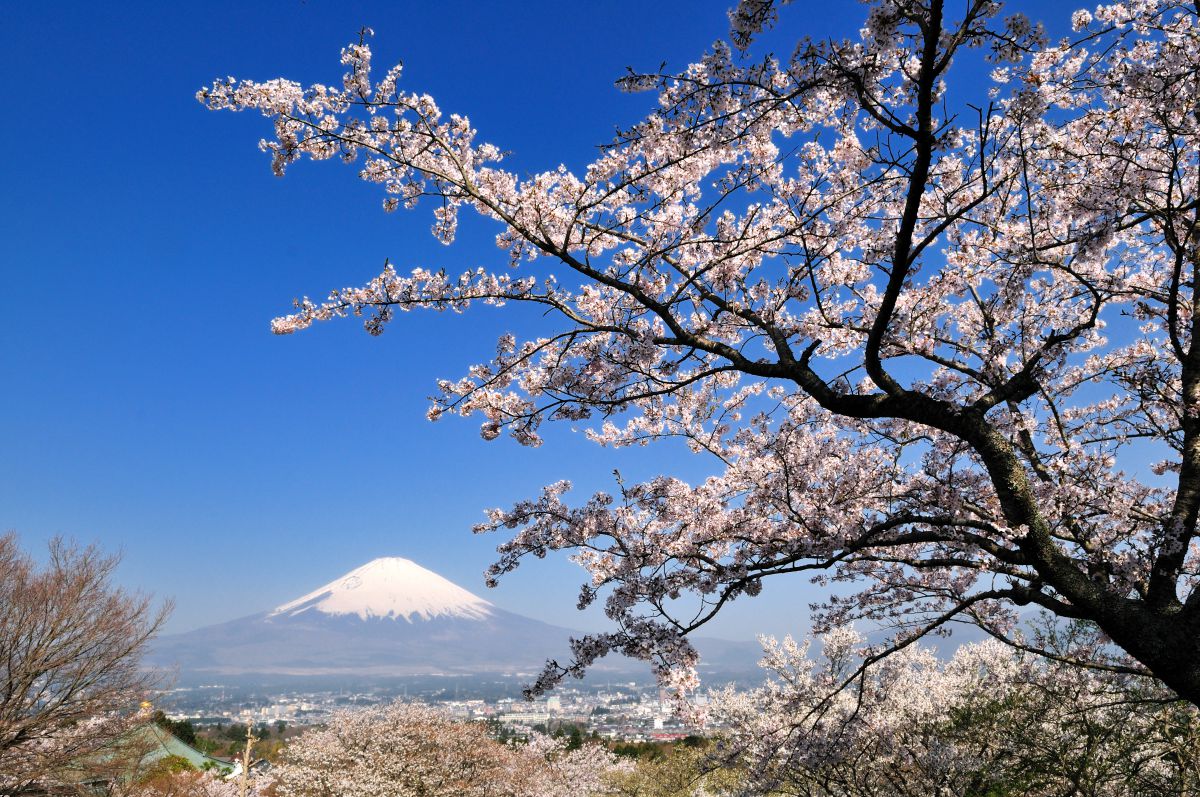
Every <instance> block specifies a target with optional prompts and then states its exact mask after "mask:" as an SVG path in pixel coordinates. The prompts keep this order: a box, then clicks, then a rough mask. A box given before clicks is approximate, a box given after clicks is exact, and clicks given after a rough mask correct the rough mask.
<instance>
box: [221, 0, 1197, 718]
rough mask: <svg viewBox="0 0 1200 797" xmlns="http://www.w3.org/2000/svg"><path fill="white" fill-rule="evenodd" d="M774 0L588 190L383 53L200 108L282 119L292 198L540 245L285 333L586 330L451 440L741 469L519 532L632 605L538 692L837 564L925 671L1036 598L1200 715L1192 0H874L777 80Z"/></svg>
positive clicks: (594, 502)
mask: <svg viewBox="0 0 1200 797" xmlns="http://www.w3.org/2000/svg"><path fill="white" fill-rule="evenodd" d="M775 5H776V4H775V3H773V2H772V0H743V2H742V3H741V4H740V5H739V6H738V7H737V8H736V9H734V11H733V12H731V15H730V16H731V20H732V23H733V30H732V36H731V42H732V45H727V44H724V43H717V44H716V45H714V47H713V49H712V50H711V51H710V52H709V53H708V54H707V55H705V56H704V58H703V59H702V60H700V61H699V62H698V63H696V64H693V65H692V66H690V67H688V68H687V69H686V70H685V71H683V72H682V73H680V74H650V75H642V74H633V73H631V74H630V75H629V76H627V77H626V78H624V79H623V80H622V81H620V84H621V85H622V87H623V88H625V89H628V90H647V91H656V92H657V93H658V107H657V110H655V111H654V112H653V113H651V114H650V115H649V116H648V117H646V119H645V120H644V121H642V122H641V123H639V124H637V125H635V126H633V127H632V128H630V129H628V130H626V131H624V132H623V133H622V134H620V135H619V136H618V137H617V139H616V140H614V141H613V142H612V143H611V144H610V145H608V146H607V147H605V148H604V149H603V150H602V152H601V154H600V156H599V157H598V158H597V159H596V160H595V161H594V162H593V163H591V165H589V166H588V167H587V169H586V171H584V172H583V173H582V174H576V173H574V172H572V171H570V170H568V169H566V168H564V167H559V168H558V169H555V170H552V171H547V172H544V173H541V174H535V175H529V176H524V177H522V176H520V175H517V174H514V173H512V172H510V171H506V170H505V169H504V167H503V166H502V154H501V152H500V151H499V150H498V149H497V148H496V147H494V146H491V145H489V144H483V143H479V142H478V141H476V132H475V130H474V129H473V128H472V127H471V125H470V123H469V121H468V120H467V119H466V118H465V117H462V116H458V115H449V116H447V115H445V114H443V113H442V111H441V110H440V109H439V108H438V106H437V105H436V104H435V102H434V100H433V99H432V98H430V97H429V96H426V95H421V94H416V93H407V92H404V91H402V90H401V89H400V88H399V87H398V81H399V78H400V70H399V68H398V67H397V68H395V69H392V70H391V71H389V72H388V73H387V74H386V75H384V76H383V78H382V79H380V80H378V81H377V82H372V78H371V76H370V65H371V64H370V50H369V49H368V47H367V45H366V44H365V43H363V42H361V41H360V42H359V43H356V44H352V45H350V46H349V47H347V48H346V49H345V50H344V51H343V54H342V61H343V63H344V64H345V65H346V67H347V69H348V71H347V73H346V75H345V77H344V80H343V83H342V85H341V86H340V87H330V86H321V85H316V86H311V87H309V88H302V87H301V86H300V85H298V84H296V83H293V82H290V81H286V80H273V81H268V82H265V83H257V82H252V81H236V80H234V79H232V78H230V79H227V80H220V81H217V82H216V83H214V84H213V85H212V87H211V88H207V89H204V90H203V91H201V92H200V94H199V98H200V99H201V101H202V102H204V103H205V104H206V105H207V106H208V107H210V108H213V109H232V110H241V109H258V110H260V111H262V112H263V113H264V114H266V115H267V116H269V117H271V118H273V119H274V124H275V138H274V139H273V140H271V141H266V142H264V143H263V146H264V147H265V148H266V149H268V150H269V151H270V152H271V153H272V156H273V163H274V168H275V170H276V172H277V173H282V172H283V171H284V170H285V169H286V167H287V166H288V165H290V164H291V163H293V162H295V161H296V160H298V159H299V158H301V157H302V156H305V155H307V156H309V157H311V158H314V159H326V158H333V157H338V158H341V159H343V160H345V161H348V162H356V163H358V164H360V166H361V172H360V174H361V176H362V177H363V178H364V179H366V180H368V181H372V182H376V183H379V184H380V185H381V186H382V187H383V189H384V191H385V192H386V194H387V197H386V199H385V203H384V204H385V207H386V208H387V209H389V210H390V209H394V208H396V207H398V206H399V205H404V206H405V207H411V206H413V205H414V204H416V203H417V202H418V200H421V199H425V198H428V199H432V200H433V202H434V204H435V209H434V215H435V224H434V233H435V234H436V235H437V236H438V238H439V239H441V240H442V241H445V242H447V243H449V242H450V241H451V240H452V239H453V237H454V232H455V226H456V219H457V217H458V214H459V212H460V211H461V210H462V209H463V208H464V207H466V208H469V209H471V210H473V211H475V212H476V213H479V214H482V215H483V216H485V217H487V218H489V219H493V220H495V222H497V224H498V227H499V230H500V231H499V233H498V235H497V239H496V240H497V243H498V245H499V247H500V248H501V249H503V250H504V251H505V252H507V254H508V258H507V261H508V262H507V263H506V264H504V265H502V266H501V267H499V268H497V269H495V270H487V269H480V270H477V271H471V272H467V273H464V274H461V275H458V276H453V275H448V274H445V273H443V272H440V271H429V270H425V269H417V270H415V271H412V272H411V274H409V275H408V276H404V275H402V274H401V273H399V272H397V271H396V270H394V269H393V268H392V267H390V266H389V267H388V268H386V269H385V271H384V272H383V273H382V274H381V275H380V276H379V277H377V278H375V279H374V280H372V281H371V282H370V283H368V284H367V285H365V286H363V287H360V288H347V289H344V290H338V291H335V292H333V293H332V294H331V295H330V297H329V299H328V300H326V301H324V302H313V301H310V300H308V299H304V300H302V301H300V302H298V303H297V308H296V311H295V312H294V313H293V314H291V315H288V316H286V317H283V318H280V319H277V320H276V321H275V322H274V330H275V331H276V332H278V333H284V334H286V333H290V332H295V331H298V330H301V329H305V328H307V327H308V326H310V325H311V324H312V323H314V322H316V321H322V320H326V319H332V318H336V317H341V316H346V315H358V316H362V317H364V318H365V324H366V327H367V330H368V331H369V332H371V333H373V334H379V333H380V332H382V331H383V329H384V327H385V325H386V324H387V323H388V322H389V321H391V320H392V318H393V315H394V313H395V311H396V310H397V309H399V310H409V309H412V308H417V307H432V308H435V309H453V310H456V311H457V310H461V309H463V308H465V307H467V306H468V305H469V304H471V303H473V302H483V303H485V304H493V305H501V304H505V303H510V302H523V303H531V304H535V305H541V306H543V307H545V308H549V309H550V310H551V311H553V314H554V315H555V317H557V318H558V319H559V322H560V324H559V327H558V330H557V333H556V334H552V335H548V336H546V337H541V338H537V339H533V340H517V339H516V338H514V337H511V336H508V337H505V338H502V339H501V340H500V342H499V345H498V346H497V350H496V354H495V356H494V358H492V359H491V361H490V362H488V363H485V364H482V365H477V366H474V367H473V368H471V369H470V371H469V373H468V375H467V376H466V377H465V378H463V379H461V380H459V381H446V382H443V383H441V384H440V396H439V397H438V398H437V399H436V400H435V404H434V406H433V408H432V410H431V413H430V414H431V417H435V418H436V417H438V416H439V415H442V414H444V413H447V412H453V413H459V414H463V415H468V414H478V415H480V416H482V417H483V419H484V423H483V435H484V437H486V438H489V439H490V438H494V437H496V436H498V435H499V434H500V433H501V432H508V433H510V434H511V435H512V436H514V437H515V438H516V439H517V440H519V441H520V442H522V443H524V444H528V445H537V444H538V443H539V442H540V438H539V436H538V430H539V427H540V425H541V423H543V422H544V421H547V420H551V421H553V420H560V419H566V420H569V421H572V422H578V421H580V420H582V419H591V420H592V428H591V431H590V432H589V434H590V435H591V437H592V438H594V439H595V440H596V441H597V442H598V443H600V444H603V445H611V446H626V445H635V444H646V443H650V442H653V441H656V440H660V439H663V438H682V439H684V440H686V441H687V442H688V443H689V445H690V446H691V447H692V448H693V449H694V450H695V451H697V452H703V453H705V454H707V455H711V456H712V457H714V458H715V462H716V463H717V464H718V468H717V470H718V471H719V472H718V473H717V474H716V475H714V476H712V477H711V478H709V479H706V480H705V481H703V482H702V483H699V484H687V483H685V482H683V481H681V480H679V479H676V478H672V477H671V476H670V475H663V476H661V477H659V478H656V479H653V480H651V481H648V482H646V483H641V484H625V483H621V484H619V489H618V490H616V491H614V493H613V494H606V493H601V494H596V495H594V496H592V497H591V498H589V499H586V500H583V501H581V502H569V501H568V500H567V498H566V497H565V494H566V492H567V491H568V489H569V485H568V484H567V483H565V482H563V483H559V484H556V485H552V486H550V487H548V488H546V490H545V491H544V493H543V494H542V495H541V496H540V497H537V498H534V499H532V500H528V501H523V502H521V503H518V504H516V505H515V506H514V507H512V508H511V509H509V510H505V511H495V512H493V513H492V514H491V515H490V519H489V522H488V523H486V524H484V525H483V526H482V527H481V528H482V529H485V530H486V529H497V528H508V529H513V530H515V532H514V536H513V537H512V538H511V539H510V540H509V541H508V542H506V543H504V544H503V545H502V546H501V547H500V559H499V561H498V562H497V563H496V564H495V565H494V566H493V568H492V569H491V571H490V573H489V578H490V579H492V580H494V579H496V578H497V577H499V576H501V575H502V574H504V573H507V572H509V571H511V570H513V569H514V568H516V567H517V565H518V563H519V562H520V561H521V560H522V558H524V557H526V556H530V555H533V556H543V555H545V554H546V553H547V552H549V551H554V550H570V551H573V552H574V555H575V557H576V559H577V560H578V561H579V562H580V563H581V564H582V565H583V566H584V567H586V568H587V570H588V571H589V572H590V575H591V579H590V581H589V583H587V584H586V585H585V586H584V588H583V591H582V594H581V598H580V603H581V605H582V604H587V603H589V602H591V601H593V600H594V599H596V598H597V596H598V595H603V596H604V600H605V601H606V607H607V612H608V614H609V616H610V617H611V618H612V619H613V620H614V621H615V623H616V629H617V630H615V631H614V632H612V633H608V634H600V635H594V636H589V637H587V638H585V639H582V640H578V641H577V642H576V643H575V655H576V660H575V661H573V662H570V663H568V664H566V665H562V666H560V665H559V664H557V663H551V665H550V666H549V667H548V668H547V671H546V673H545V675H544V677H543V678H542V679H541V680H540V681H539V683H538V687H546V686H549V685H551V684H552V683H554V682H555V680H556V679H558V678H560V677H562V676H563V675H565V674H578V673H580V672H581V671H582V669H583V668H584V667H586V666H587V665H588V664H589V663H590V662H592V661H593V660H594V659H595V658H596V657H597V656H601V655H604V654H605V653H606V652H608V651H611V650H619V651H621V652H624V653H627V654H631V655H634V656H640V657H642V658H647V659H651V660H653V661H655V662H657V667H658V671H659V674H660V676H661V677H662V678H663V679H664V680H665V681H668V682H673V683H676V684H681V685H687V684H688V683H690V682H691V680H692V678H693V675H692V665H693V664H694V661H695V654H694V651H693V650H692V648H691V647H690V646H689V645H688V643H687V641H686V638H685V634H686V633H687V632H690V631H692V630H693V629H695V628H697V627H698V626H700V625H702V624H703V623H705V622H706V621H707V620H708V619H710V618H711V617H712V616H713V615H715V614H716V613H717V612H718V611H720V609H721V608H722V607H723V606H724V605H725V604H726V603H727V602H728V601H730V600H733V599H735V598H737V597H739V596H742V595H753V594H756V593H757V592H758V591H759V590H760V589H761V585H762V583H763V581H764V580H765V579H767V578H768V577H771V576H776V575H783V574H792V573H801V572H808V573H811V574H814V575H816V576H817V577H818V578H819V579H825V580H830V579H836V580H847V581H854V582H856V583H857V584H859V585H860V586H861V591H860V592H859V593H858V594H857V595H856V596H855V597H854V598H852V599H846V598H835V597H831V598H830V599H829V600H828V601H827V602H826V603H825V604H824V605H823V606H822V607H820V609H821V620H822V623H823V624H824V626H831V625H835V624H841V623H844V622H847V621H851V620H854V619H858V618H869V619H873V620H883V621H886V622H890V623H892V624H894V625H895V627H896V636H895V637H894V639H893V644H894V645H899V646H902V645H904V644H906V643H907V642H909V641H911V640H912V639H915V638H916V637H918V636H919V635H920V634H922V633H927V632H931V631H940V630H945V629H946V628H947V627H949V624H951V623H955V622H960V621H970V622H974V623H977V624H979V625H981V626H982V627H984V628H985V629H987V630H988V631H989V632H991V633H993V634H994V635H996V636H998V637H1003V638H1009V639H1011V640H1012V641H1016V642H1018V643H1020V644H1027V645H1028V644H1030V643H1028V642H1021V640H1020V639H1018V638H1016V634H1015V632H1014V628H1015V625H1016V619H1017V612H1018V611H1019V609H1018V607H1022V606H1033V607H1040V608H1041V609H1042V610H1045V611H1048V612H1050V613H1053V614H1055V615H1058V616H1060V617H1064V618H1072V619H1084V620H1088V621H1092V622H1094V623H1096V624H1097V625H1098V626H1099V627H1100V628H1101V629H1103V631H1104V632H1105V634H1107V635H1108V637H1109V638H1110V639H1111V640H1112V641H1113V642H1115V643H1116V645H1117V646H1119V648H1121V649H1123V650H1124V651H1125V652H1126V653H1127V654H1128V656H1129V657H1130V658H1129V659H1128V660H1127V661H1124V662H1110V663H1109V665H1108V666H1114V667H1118V668H1122V667H1123V668H1129V669H1134V670H1144V671H1147V672H1150V673H1153V674H1154V675H1155V676H1156V677H1158V678H1160V679H1162V681H1163V682H1165V683H1166V684H1168V685H1169V686H1170V687H1171V688H1172V689H1174V690H1175V691H1176V692H1177V693H1178V694H1180V695H1181V696H1183V697H1185V698H1187V699H1189V700H1191V701H1193V702H1197V701H1200V590H1197V589H1196V586H1197V584H1196V579H1195V577H1196V567H1197V561H1196V558H1195V549H1194V545H1193V542H1194V536H1195V532H1196V519H1197V508H1198V507H1200V350H1198V349H1197V346H1196V343H1195V342H1194V341H1196V335H1195V334H1194V325H1195V324H1197V323H1200V316H1198V315H1197V313H1196V309H1197V308H1196V303H1197V302H1198V301H1200V294H1198V293H1197V291H1196V285H1197V278H1198V277H1200V205H1198V202H1197V198H1198V197H1200V193H1198V191H1197V186H1198V181H1200V157H1198V148H1200V135H1198V129H1197V128H1198V127H1200V104H1198V103H1200V92H1198V84H1200V77H1198V75H1200V12H1198V9H1197V7H1196V6H1195V5H1193V4H1191V3H1184V2H1176V1H1174V0H1127V1H1126V2H1119V3H1113V4H1109V5H1102V6H1099V7H1097V8H1096V9H1094V10H1093V11H1091V12H1088V11H1079V12H1077V13H1076V14H1075V15H1074V17H1073V19H1072V22H1073V29H1074V31H1075V33H1074V34H1073V38H1072V39H1069V40H1068V39H1064V40H1061V41H1048V40H1047V37H1046V36H1045V35H1044V34H1043V32H1042V30H1041V29H1040V27H1039V26H1036V25H1032V24H1031V23H1030V22H1029V21H1027V20H1026V19H1025V18H1024V17H1021V16H1013V17H1007V18H1005V17H1003V15H1002V9H1001V8H1000V4H999V3H996V2H987V1H985V0H969V1H968V2H966V3H964V4H954V5H953V6H951V7H946V5H945V4H944V2H943V0H876V2H874V3H873V4H872V5H870V6H869V11H868V13H867V18H866V22H865V24H864V27H863V28H862V30H861V32H860V35H859V37H858V38H855V39H849V40H845V41H828V42H814V41H810V40H807V39H803V40H801V41H800V42H799V44H798V45H797V46H796V48H795V50H794V51H793V52H792V53H791V55H790V56H789V57H788V58H785V59H780V58H775V57H771V56H768V57H765V58H761V59H753V58H751V57H750V56H749V55H748V51H749V49H750V48H751V47H752V46H753V44H754V39H755V37H756V35H757V34H758V33H759V32H760V31H761V29H762V28H763V26H766V25H774V24H776V23H777V22H778V19H777V17H778V16H779V14H778V9H777V8H776V7H775ZM784 18H785V19H786V13H785V14H784ZM985 59H987V60H988V61H989V62H990V65H989V66H988V67H986V68H987V69H990V70H991V77H990V80H987V81H982V82H983V83H984V84H985V85H970V84H967V85H964V83H965V82H966V80H965V79H964V78H963V77H962V76H961V75H960V74H959V72H958V71H956V67H958V69H959V70H962V69H963V67H964V66H965V68H966V69H967V70H970V69H976V70H978V69H979V66H980V64H981V63H982V62H983V61H984V60H985ZM968 74H973V73H970V72H969V71H968ZM978 82H979V81H976V83H978ZM1151 461H1153V462H1156V463H1157V464H1153V465H1151V464H1150V462H1151ZM1152 470H1153V473H1152V472H1151V471H1152ZM681 596H683V597H691V598H692V599H694V600H698V601H699V604H700V605H699V610H698V611H696V612H695V613H694V614H693V613H692V611H691V610H692V609H694V608H695V604H686V602H680V601H677V600H676V599H677V598H679V597H681ZM685 604H686V605H688V606H689V609H688V611H686V612H682V613H681V612H680V611H679V607H680V606H681V605H685ZM1069 657H1070V654H1068V658H1069ZM871 660H873V658H872V657H870V656H869V657H868V659H867V661H868V662H869V661H871Z"/></svg>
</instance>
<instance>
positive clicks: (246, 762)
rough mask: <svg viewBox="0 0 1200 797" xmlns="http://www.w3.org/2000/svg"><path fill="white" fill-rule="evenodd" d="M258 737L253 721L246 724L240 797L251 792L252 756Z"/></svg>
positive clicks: (239, 785)
mask: <svg viewBox="0 0 1200 797" xmlns="http://www.w3.org/2000/svg"><path fill="white" fill-rule="evenodd" d="M257 741H258V737H257V736H255V735H254V723H253V721H251V722H247V723H246V747H245V748H244V749H243V750H242V778H241V782H240V783H239V784H238V797H246V793H247V792H248V791H249V790H250V754H251V752H252V751H253V750H254V743H255V742H257Z"/></svg>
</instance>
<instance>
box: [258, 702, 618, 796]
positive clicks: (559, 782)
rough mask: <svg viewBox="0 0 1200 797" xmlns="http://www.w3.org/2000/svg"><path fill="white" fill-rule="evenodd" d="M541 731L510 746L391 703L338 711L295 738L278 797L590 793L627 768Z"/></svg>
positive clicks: (480, 729)
mask: <svg viewBox="0 0 1200 797" xmlns="http://www.w3.org/2000/svg"><path fill="white" fill-rule="evenodd" d="M565 747H566V743H565V742H563V741H561V740H554V739H551V738H549V737H546V736H536V737H534V738H533V739H532V740H531V741H530V742H529V744H522V745H508V744H503V743H501V742H498V741H496V740H494V739H492V738H491V737H490V736H488V731H487V728H486V727H485V726H484V725H482V724H481V723H477V722H455V721H453V720H451V719H449V718H448V717H446V715H445V714H443V713H442V712H440V711H439V710H437V709H436V708H432V707H429V706H422V705H417V704H414V703H402V702H397V703H392V704H390V705H387V706H380V707H375V708H369V709H360V710H355V711H341V712H339V713H337V714H336V715H334V717H333V718H332V719H331V720H330V722H329V724H328V727H325V728H320V729H315V730H310V731H308V732H307V733H305V734H303V735H302V736H300V737H299V738H298V739H296V740H295V741H293V742H292V743H290V744H289V745H288V748H287V751H286V753H285V755H284V759H283V761H282V762H281V763H280V764H279V765H278V766H277V767H275V768H274V769H273V770H272V772H271V779H272V781H273V783H274V793H275V794H278V795H280V797H326V795H339V797H391V796H392V795H398V794H404V795H408V794H413V795H417V794H419V795H427V796H428V797H460V795H461V797H593V795H603V794H610V793H611V791H610V789H609V787H608V785H607V783H606V778H607V776H609V775H610V774H615V773H616V772H618V771H619V770H621V768H622V767H621V765H620V764H619V763H618V762H617V760H616V758H615V757H614V756H613V755H612V754H611V753H609V752H608V750H606V749H605V748H604V747H602V746H600V745H598V744H587V745H584V746H583V747H580V748H578V749H576V750H571V751H567V750H566V749H565Z"/></svg>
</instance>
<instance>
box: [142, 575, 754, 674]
mask: <svg viewBox="0 0 1200 797" xmlns="http://www.w3.org/2000/svg"><path fill="white" fill-rule="evenodd" d="M572 636H576V637H577V636H580V633H579V632H578V631H572V630H570V629H567V628H561V627H558V626H553V625H550V624H549V623H543V622H541V621H540V620H534V619H532V618H529V617H524V616H522V615H519V614H514V613H513V612H508V611H505V610H503V609H501V608H499V607H497V606H495V605H494V604H492V603H491V602H489V601H486V600H484V599H483V598H480V597H478V596H476V595H474V594H472V593H471V592H469V591H468V590H466V589H463V588H462V587H460V586H458V585H457V584H454V583H453V582H451V581H449V580H447V579H445V578H443V577H442V576H440V575H438V574H437V573H434V572H433V571H431V570H427V569H426V568H424V567H421V566H420V565H418V564H416V563H415V562H413V561H411V560H409V559H403V558H400V557H385V558H380V559H375V560H372V561H370V562H368V563H366V564H365V565H363V566H362V567H359V568H356V569H355V570H352V571H350V572H349V573H346V574H345V575H343V576H341V577H340V578H337V579H334V580H333V581H330V582H329V583H328V584H325V585H324V586H322V587H319V588H317V589H315V590H313V591H311V592H309V593H307V594H305V595H302V596H301V597H299V598H296V599H295V600H292V601H289V602H287V603H284V604H282V605H280V606H278V607H276V608H275V609H273V610H270V611H265V612H260V613H258V614H253V615H250V616H249V617H243V618H240V619H237V620H231V621H229V622H226V623H220V624H217V625H211V626H206V627H204V628H198V629H196V630H194V631H189V632H187V633H182V634H172V635H168V636H163V637H161V638H160V639H158V640H157V641H156V643H155V645H154V647H153V649H152V652H151V654H150V655H149V656H148V657H147V660H146V662H147V663H148V664H149V665H151V666H155V667H167V668H178V671H179V674H180V677H181V678H182V679H184V680H190V679H194V678H204V677H208V676H216V675H239V676H245V675H259V676H267V675H278V676H379V677H399V676H417V675H442V674H444V675H462V674H496V675H527V674H532V673H535V672H537V671H539V670H540V669H541V667H542V665H543V664H544V662H545V661H546V659H548V658H556V659H558V660H559V661H560V662H565V661H566V660H567V658H568V656H569V645H568V640H569V638H570V637H572ZM699 647H700V648H701V652H702V654H705V658H706V662H705V663H707V664H709V665H718V666H722V665H724V666H727V667H729V666H732V667H735V668H736V669H739V670H742V669H747V668H749V667H751V666H752V665H753V662H754V661H755V660H756V659H757V657H758V655H759V654H758V650H757V647H756V646H754V645H753V644H750V643H729V642H720V641H717V640H708V641H701V642H700V643H699ZM598 669H600V670H607V671H613V670H617V671H631V670H644V669H645V665H644V664H642V663H635V662H632V661H630V660H629V659H624V658H622V657H609V658H607V659H605V660H603V661H602V663H600V664H598Z"/></svg>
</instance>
